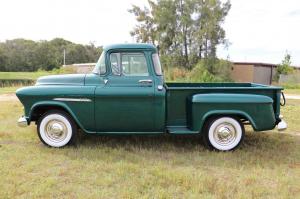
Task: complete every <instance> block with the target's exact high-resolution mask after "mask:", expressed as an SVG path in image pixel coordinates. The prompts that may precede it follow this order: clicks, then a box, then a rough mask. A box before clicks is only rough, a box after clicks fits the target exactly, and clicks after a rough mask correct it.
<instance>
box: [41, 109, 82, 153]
mask: <svg viewBox="0 0 300 199" xmlns="http://www.w3.org/2000/svg"><path fill="white" fill-rule="evenodd" d="M37 130H38V135H39V138H40V140H41V141H42V142H43V143H44V144H46V145H48V146H50V147H55V148H60V147H64V146H66V145H67V144H69V143H71V142H73V141H74V140H75V136H76V134H77V127H76V124H75V122H74V121H73V119H72V118H71V117H70V116H69V114H67V113H65V112H63V111H59V110H53V111H48V112H46V113H45V114H44V115H43V116H42V117H41V118H40V119H39V121H38V125H37Z"/></svg>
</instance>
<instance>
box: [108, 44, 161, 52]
mask: <svg viewBox="0 0 300 199" xmlns="http://www.w3.org/2000/svg"><path fill="white" fill-rule="evenodd" d="M103 49H104V50H105V51H109V50H113V49H148V50H154V51H157V49H156V47H155V46H154V45H152V44H145V43H135V44H112V45H108V46H104V48H103Z"/></svg>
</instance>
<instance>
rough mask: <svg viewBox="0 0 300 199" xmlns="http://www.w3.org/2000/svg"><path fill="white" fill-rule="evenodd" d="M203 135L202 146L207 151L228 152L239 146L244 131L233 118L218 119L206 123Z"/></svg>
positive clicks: (241, 125) (239, 123)
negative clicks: (207, 149) (206, 148)
mask: <svg viewBox="0 0 300 199" xmlns="http://www.w3.org/2000/svg"><path fill="white" fill-rule="evenodd" d="M203 133H204V135H203V139H204V144H205V145H206V146H207V147H208V148H209V149H214V150H218V151H230V150H233V149H235V148H237V147H238V146H239V145H240V143H241V142H242V140H243V138H244V135H245V129H244V126H243V124H242V123H241V122H240V121H239V120H237V119H235V118H232V117H219V118H214V119H210V120H209V121H207V122H206V124H205V127H204V132H203Z"/></svg>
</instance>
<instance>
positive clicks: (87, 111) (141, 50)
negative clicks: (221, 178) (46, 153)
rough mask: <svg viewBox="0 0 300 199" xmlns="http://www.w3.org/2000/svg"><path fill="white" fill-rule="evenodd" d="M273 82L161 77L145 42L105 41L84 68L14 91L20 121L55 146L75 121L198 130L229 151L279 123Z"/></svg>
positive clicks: (110, 128) (72, 131) (116, 127)
mask: <svg viewBox="0 0 300 199" xmlns="http://www.w3.org/2000/svg"><path fill="white" fill-rule="evenodd" d="M281 91H282V88H281V87H274V86H266V85H260V84H253V83H166V82H165V81H164V78H163V73H162V67H161V64H160V61H159V55H158V51H157V49H156V48H155V46H153V45H150V44H117V45H110V46H106V47H104V49H103V52H102V54H101V56H100V58H99V60H98V62H97V64H96V66H95V68H94V70H93V72H92V73H90V74H75V75H55V76H46V77H41V78H39V79H38V80H37V82H36V85H35V86H32V87H26V88H22V89H19V90H18V91H17V92H16V94H17V96H18V98H19V99H20V101H21V103H22V104H23V105H24V108H25V116H23V117H21V118H20V119H19V121H18V123H19V125H20V126H27V125H29V124H30V123H31V122H36V124H37V131H38V135H39V137H40V139H41V141H42V142H43V143H44V144H46V145H48V146H51V147H63V146H65V145H67V144H69V143H72V141H73V140H74V139H75V137H76V134H77V130H78V129H79V128H80V129H82V130H83V131H84V132H85V133H89V134H123V135H128V134H161V133H171V134H201V135H202V137H203V140H204V143H205V145H206V146H207V147H208V148H210V149H215V150H220V151H229V150H233V149H235V148H237V147H238V146H239V145H240V143H241V142H242V140H243V137H244V133H245V130H244V125H247V124H249V125H251V126H252V127H253V129H254V130H255V131H265V130H271V129H273V128H275V126H276V125H277V126H278V128H279V129H280V130H284V129H285V128H286V127H287V125H286V123H285V122H284V121H283V120H282V116H281V115H280V100H281V95H282V92H281Z"/></svg>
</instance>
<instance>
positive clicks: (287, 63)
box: [277, 53, 294, 75]
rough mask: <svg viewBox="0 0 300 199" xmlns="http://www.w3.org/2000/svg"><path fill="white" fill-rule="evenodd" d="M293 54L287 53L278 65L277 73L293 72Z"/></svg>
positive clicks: (286, 73)
mask: <svg viewBox="0 0 300 199" xmlns="http://www.w3.org/2000/svg"><path fill="white" fill-rule="evenodd" d="M291 64H292V61H291V55H290V54H289V53H286V54H285V56H284V59H283V60H282V62H281V64H279V65H278V66H277V74H278V75H280V74H283V75H288V74H290V73H292V72H293V70H294V69H293V67H292V66H291Z"/></svg>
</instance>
